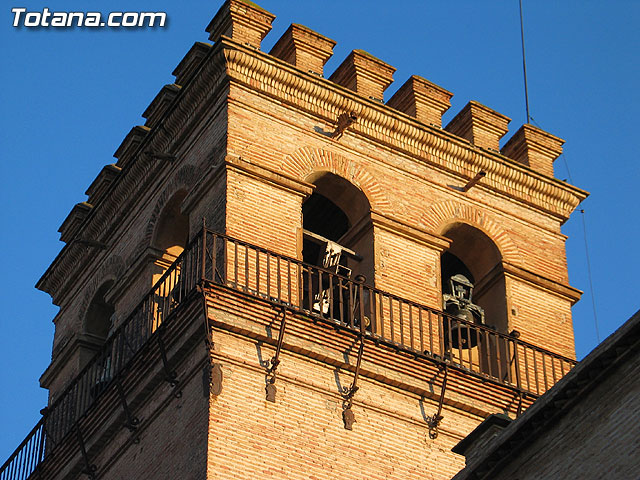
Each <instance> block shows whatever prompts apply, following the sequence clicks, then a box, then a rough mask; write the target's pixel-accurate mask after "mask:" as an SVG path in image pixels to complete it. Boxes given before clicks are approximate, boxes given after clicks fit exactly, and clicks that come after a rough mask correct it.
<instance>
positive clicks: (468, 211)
mask: <svg viewBox="0 0 640 480" xmlns="http://www.w3.org/2000/svg"><path fill="white" fill-rule="evenodd" d="M456 222H462V223H466V224H469V225H471V226H473V227H475V228H477V229H478V230H481V231H482V232H484V233H485V234H486V235H487V236H488V237H489V238H490V239H491V240H492V241H493V243H495V244H496V246H497V247H498V250H499V251H500V254H501V255H502V259H503V261H505V262H508V263H513V264H520V263H522V256H521V254H520V251H519V250H518V247H517V245H516V244H515V243H513V240H511V238H510V237H509V235H508V234H507V232H505V231H504V230H503V229H502V228H501V227H500V225H499V224H498V223H497V222H496V221H494V220H493V219H492V218H491V216H490V214H488V213H486V212H483V211H480V210H478V209H477V208H474V207H472V206H470V205H464V204H461V203H458V202H455V201H453V200H448V201H446V202H441V203H436V204H434V205H432V206H431V207H430V208H429V210H428V211H427V212H426V213H425V214H424V215H422V217H421V219H420V224H421V225H423V226H425V227H426V228H427V229H428V230H430V231H432V232H435V233H438V234H440V235H441V234H442V233H443V232H445V231H446V229H447V227H448V226H449V225H451V224H453V223H456Z"/></svg>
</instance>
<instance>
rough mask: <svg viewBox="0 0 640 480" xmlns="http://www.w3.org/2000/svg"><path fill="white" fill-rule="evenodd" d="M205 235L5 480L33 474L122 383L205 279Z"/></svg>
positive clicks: (4, 472)
mask: <svg viewBox="0 0 640 480" xmlns="http://www.w3.org/2000/svg"><path fill="white" fill-rule="evenodd" d="M201 240H202V235H199V236H198V237H197V238H196V239H194V241H193V242H192V243H191V245H190V246H189V248H187V249H186V250H185V251H184V252H183V253H182V254H181V255H180V256H179V257H178V258H177V259H176V261H175V262H174V263H173V264H172V265H171V266H170V267H169V268H168V269H167V271H166V272H165V273H164V274H163V275H162V277H161V278H160V279H159V280H158V281H157V282H156V284H155V285H154V286H153V288H152V289H151V290H150V291H149V293H147V295H145V297H144V298H143V300H142V301H141V302H140V303H139V304H138V305H137V307H136V308H135V309H134V310H133V311H132V312H131V313H130V314H129V315H128V316H127V318H126V319H125V320H124V321H123V322H122V323H121V324H120V325H119V326H118V327H117V328H116V330H115V331H114V332H113V334H112V335H111V336H110V337H109V338H108V339H107V340H106V342H105V344H104V345H103V347H102V349H101V350H100V351H99V352H97V353H96V354H95V356H94V357H93V358H92V359H91V360H90V361H89V362H88V364H87V365H86V366H85V367H84V368H83V369H82V370H81V371H80V373H79V374H78V375H77V376H76V377H75V378H74V379H73V380H72V381H71V383H70V384H69V385H68V386H67V388H65V389H64V390H63V391H62V392H61V393H59V394H58V395H57V396H56V398H54V399H53V401H52V402H51V404H50V405H49V406H48V407H47V408H45V409H44V410H43V417H42V418H41V419H40V421H39V422H38V423H37V425H36V426H35V428H34V429H33V430H32V431H31V432H30V433H29V435H27V437H26V438H25V440H24V441H23V442H22V443H21V444H20V446H19V447H18V448H17V449H16V450H15V451H14V453H13V454H12V455H11V456H10V457H9V458H8V459H7V461H6V462H5V463H4V464H3V465H2V467H1V468H0V480H24V479H27V478H29V477H30V476H31V475H32V474H33V473H34V471H35V470H36V468H37V467H38V466H39V464H40V463H41V462H42V461H43V460H44V459H45V458H46V457H47V455H48V454H50V452H51V451H52V450H53V449H55V446H56V445H57V444H59V443H61V442H62V440H63V438H64V437H65V436H67V435H69V434H72V430H73V428H74V426H76V425H77V423H78V422H79V421H80V420H81V419H82V418H83V417H84V416H85V415H86V414H87V412H88V410H89V409H90V408H91V406H92V405H94V404H95V402H96V400H97V399H98V398H99V397H100V396H101V395H102V394H103V393H104V392H105V391H106V390H107V389H108V388H109V387H110V385H111V384H113V383H117V382H119V378H118V375H120V374H121V373H122V372H123V371H124V370H126V368H127V366H128V365H129V364H130V362H131V361H132V359H133V358H134V356H135V355H136V354H137V353H138V352H139V351H140V350H141V349H142V347H143V346H144V345H145V344H147V342H148V341H149V340H150V339H151V337H152V336H154V334H155V335H156V336H157V335H159V333H160V329H162V326H163V324H164V322H165V321H166V319H167V318H168V317H169V315H170V314H171V313H172V312H173V311H174V310H175V309H176V308H177V307H178V306H179V305H180V304H181V302H182V301H183V300H184V299H185V298H186V297H187V296H188V294H189V293H190V292H191V291H192V290H193V289H194V287H195V285H196V283H197V281H198V280H199V270H198V268H197V267H196V265H197V264H198V263H201V262H200V261H199V260H198V259H197V258H196V255H197V254H198V252H199V251H200V249H199V248H197V245H199V244H200V243H201Z"/></svg>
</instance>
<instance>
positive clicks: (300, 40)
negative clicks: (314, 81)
mask: <svg viewBox="0 0 640 480" xmlns="http://www.w3.org/2000/svg"><path fill="white" fill-rule="evenodd" d="M274 19H275V15H273V14H271V13H269V12H267V11H266V10H264V9H262V8H260V7H259V6H258V5H256V4H254V3H253V2H249V1H248V0H227V1H226V2H225V4H224V5H223V6H222V7H221V8H220V10H219V11H218V13H217V14H216V15H215V17H214V18H213V20H212V21H211V23H210V24H209V26H208V27H207V29H206V30H207V32H208V33H209V34H210V35H209V39H210V40H214V41H217V40H219V39H220V38H222V37H227V38H230V39H232V40H234V41H236V42H238V43H241V44H243V45H248V46H251V47H253V48H256V49H260V46H261V43H262V40H264V38H265V37H266V36H267V34H268V33H269V31H270V30H271V24H272V22H273V20H274ZM335 45H336V42H335V41H333V40H331V39H329V38H327V37H324V36H323V35H321V34H320V33H317V32H314V31H313V30H311V29H309V28H307V27H305V26H303V25H298V24H291V26H290V27H289V28H288V29H287V31H286V32H285V33H284V34H283V35H282V37H281V38H280V39H279V40H278V41H277V42H276V44H275V46H274V47H273V49H272V50H271V51H270V52H269V54H270V55H273V56H274V57H277V58H279V59H282V60H284V61H286V62H287V63H290V64H291V65H294V66H295V67H297V68H299V69H301V70H303V71H305V72H309V73H314V74H316V75H319V76H323V67H324V65H325V64H326V63H327V61H328V60H329V58H330V57H331V56H332V55H333V48H334V47H335ZM394 72H395V68H394V67H392V66H391V65H389V64H387V63H385V62H384V61H382V60H380V59H378V58H376V57H375V56H373V55H371V54H370V53H368V52H366V51H364V50H353V51H352V52H351V53H349V55H348V56H347V57H346V58H345V60H344V61H343V62H342V63H341V64H340V66H339V67H337V69H336V70H335V71H334V72H333V73H332V74H331V75H329V76H328V78H329V80H330V81H331V82H334V83H336V84H337V85H340V86H343V87H345V88H348V89H349V90H352V91H354V92H356V93H357V94H359V95H362V96H363V97H365V98H368V99H371V100H375V101H378V102H381V103H384V102H383V93H384V91H385V90H387V89H388V88H389V87H390V86H391V85H392V83H393V73H394ZM452 96H453V93H451V92H449V91H447V90H445V89H444V88H442V87H441V86H439V85H436V84H435V83H432V82H430V81H429V80H427V79H424V78H422V77H419V76H416V75H412V76H411V77H409V79H408V80H407V81H406V82H405V83H404V84H403V85H402V86H401V87H400V88H399V89H398V90H397V91H396V93H395V94H394V95H393V96H392V97H391V98H390V99H389V100H388V101H387V102H386V105H387V106H388V107H391V108H393V109H395V110H398V111H400V112H402V113H405V114H407V115H409V116H411V117H414V118H415V119H416V120H418V121H419V122H422V123H424V124H426V125H429V126H432V127H436V128H441V127H442V115H443V114H444V113H445V112H446V111H447V110H448V109H449V107H450V106H451V102H450V100H451V98H452ZM510 121H511V119H510V118H508V117H507V116H505V115H503V114H501V113H499V112H496V111H494V110H492V109H491V108H489V107H487V106H485V105H482V104H481V103H479V102H477V101H474V100H471V101H469V102H468V103H467V104H466V105H465V107H464V108H463V109H462V110H461V111H460V112H459V113H458V114H457V115H456V116H455V117H454V118H453V120H451V122H449V124H448V125H447V126H446V128H445V130H447V131H448V132H450V133H452V134H453V135H455V136H457V137H460V138H463V139H465V140H466V141H468V142H470V143H471V144H473V145H474V146H476V147H479V148H482V149H488V150H491V151H493V152H498V153H502V155H504V156H505V157H507V158H510V159H512V160H515V161H516V162H518V163H520V164H522V165H526V166H527V167H529V168H531V169H532V170H534V171H536V172H538V173H541V174H543V175H547V176H550V177H553V160H555V159H556V158H557V157H558V155H559V154H560V153H561V152H562V149H560V150H559V152H558V150H557V148H559V147H557V143H558V142H552V143H554V146H549V147H548V148H545V147H541V145H542V144H543V143H544V142H543V141H542V140H540V139H542V138H546V139H549V138H552V139H556V138H557V137H554V136H553V135H551V134H549V133H547V132H544V131H543V130H540V129H538V128H535V127H532V126H531V125H523V126H522V127H521V128H520V129H519V130H518V131H517V132H516V133H515V134H514V135H513V136H512V137H511V139H510V140H509V141H508V142H507V144H505V147H504V148H503V149H502V151H501V150H500V146H499V142H500V139H501V138H503V137H504V136H505V135H506V134H507V133H508V131H509V130H508V124H509V122H510ZM547 143H548V142H547ZM547 143H544V144H545V145H546V144H547ZM561 144H562V143H560V144H559V145H561ZM556 147H557V148H556Z"/></svg>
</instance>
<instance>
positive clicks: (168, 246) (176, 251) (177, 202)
mask: <svg viewBox="0 0 640 480" xmlns="http://www.w3.org/2000/svg"><path fill="white" fill-rule="evenodd" d="M186 194H187V193H186V192H185V191H180V192H178V193H176V194H175V195H174V196H173V197H171V199H170V200H169V201H168V202H167V204H166V205H165V206H164V209H163V210H162V214H161V215H160V219H159V220H158V223H157V225H156V228H155V231H154V235H153V241H152V246H153V247H154V248H156V249H157V250H160V251H161V252H162V257H163V258H165V259H166V260H168V261H171V262H172V261H173V260H175V259H176V258H177V257H178V255H180V254H181V253H182V251H183V250H184V249H185V248H186V246H187V239H188V237H189V217H187V216H186V215H184V214H183V213H182V212H181V211H180V209H181V205H182V201H183V200H184V198H185V197H186Z"/></svg>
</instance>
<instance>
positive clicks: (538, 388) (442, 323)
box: [202, 231, 576, 396]
mask: <svg viewBox="0 0 640 480" xmlns="http://www.w3.org/2000/svg"><path fill="white" fill-rule="evenodd" d="M203 248H204V252H203V254H202V257H203V258H204V259H205V262H204V264H203V265H202V269H203V278H205V279H206V280H208V281H212V282H213V283H216V284H220V285H225V286H227V287H230V288H233V289H236V290H240V291H243V292H245V293H248V294H251V295H254V296H256V297H260V298H262V299H264V300H267V301H269V302H271V303H275V304H278V305H281V306H283V307H286V308H288V309H290V310H292V311H296V312H299V313H302V314H304V315H309V316H312V317H314V318H316V319H321V320H323V321H326V322H328V323H332V324H335V325H336V326H339V327H342V328H344V329H346V330H351V331H352V332H353V333H355V334H359V333H360V322H361V321H364V323H365V326H366V328H365V334H366V336H367V338H369V339H371V340H372V341H374V342H377V343H383V344H386V345H388V346H391V347H393V348H395V349H400V350H405V351H407V352H410V353H412V354H415V355H419V356H424V357H427V358H430V359H433V360H435V361H439V362H446V363H447V364H448V365H452V366H455V367H457V368H459V369H461V370H464V371H466V372H469V373H472V374H474V375H478V376H481V377H483V378H485V379H488V380H491V381H494V382H498V383H501V384H503V385H505V386H508V387H512V388H514V389H517V390H518V391H521V392H525V393H527V394H531V395H534V396H538V395H541V394H542V393H544V392H545V391H546V390H548V389H549V388H551V386H553V385H554V384H555V383H556V382H557V381H558V380H559V379H560V378H562V376H564V375H565V374H566V373H567V372H568V371H569V370H570V369H571V368H572V367H573V365H575V363H576V362H575V360H572V359H570V358H567V357H564V356H562V355H558V354H555V353H553V352H550V351H549V350H546V349H543V348H540V347H537V346H536V345H533V344H531V343H528V342H526V341H523V340H521V339H519V338H516V337H514V336H511V335H508V334H505V333H502V332H499V331H496V330H495V329H492V328H490V327H487V326H484V325H479V324H476V323H473V322H469V321H467V320H463V319H460V318H456V317H452V316H450V315H448V314H446V313H444V312H442V311H440V310H437V309H433V308H429V307H426V306H424V305H421V304H419V303H417V302H413V301H410V300H407V299H404V298H402V297H399V296H397V295H393V294H391V293H388V292H385V291H382V290H380V289H377V288H374V287H372V286H369V285H365V284H363V283H361V282H358V281H356V280H355V279H350V278H347V277H345V276H342V275H339V274H337V273H335V272H332V271H330V270H327V269H324V268H322V267H317V266H313V265H309V264H306V263H303V262H301V261H300V260H297V259H295V258H291V257H288V256H286V255H280V254H278V253H275V252H273V251H270V250H267V249H265V248H262V247H259V246H256V245H252V244H250V243H248V242H244V241H241V240H238V239H235V238H232V237H229V236H226V235H222V234H218V233H214V232H210V231H208V232H206V234H205V242H204V244H203Z"/></svg>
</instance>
